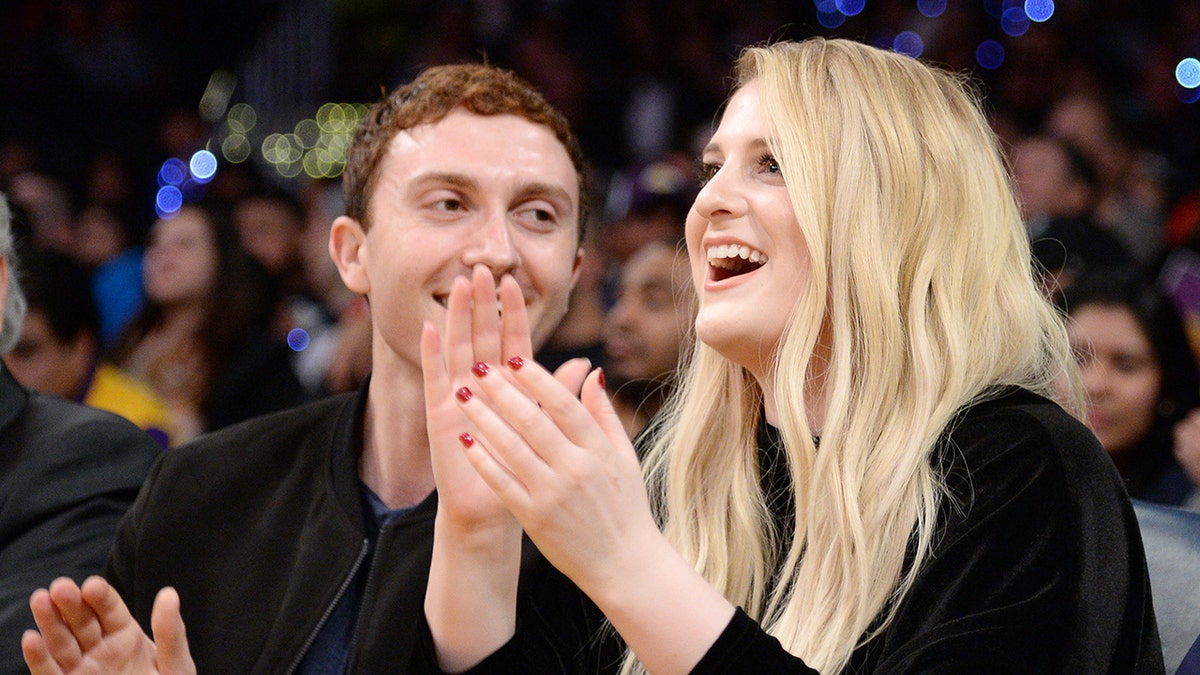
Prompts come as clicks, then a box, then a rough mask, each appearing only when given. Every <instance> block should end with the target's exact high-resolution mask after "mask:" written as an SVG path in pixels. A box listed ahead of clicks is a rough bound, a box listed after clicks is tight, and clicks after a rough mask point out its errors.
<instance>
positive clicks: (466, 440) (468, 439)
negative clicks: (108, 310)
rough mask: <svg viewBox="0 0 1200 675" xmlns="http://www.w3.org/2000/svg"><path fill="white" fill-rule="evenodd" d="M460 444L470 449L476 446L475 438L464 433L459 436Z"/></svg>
mask: <svg viewBox="0 0 1200 675" xmlns="http://www.w3.org/2000/svg"><path fill="white" fill-rule="evenodd" d="M458 442H459V443H462V446H463V447H464V448H469V447H471V446H472V445H475V437H474V436H472V435H471V434H468V433H467V432H465V431H464V432H462V433H461V434H459V435H458Z"/></svg>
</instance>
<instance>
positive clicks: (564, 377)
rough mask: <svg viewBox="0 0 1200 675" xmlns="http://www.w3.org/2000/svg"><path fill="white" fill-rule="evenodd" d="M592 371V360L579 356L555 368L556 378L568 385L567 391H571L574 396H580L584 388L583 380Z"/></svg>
mask: <svg viewBox="0 0 1200 675" xmlns="http://www.w3.org/2000/svg"><path fill="white" fill-rule="evenodd" d="M590 372H592V362H591V361H590V360H588V359H586V358H583V357H579V358H574V359H569V360H567V361H565V362H564V363H563V364H562V365H561V366H559V367H558V368H556V369H555V370H554V379H555V380H558V383H559V384H561V385H562V386H564V387H566V388H567V391H569V392H571V394H572V395H573V396H576V397H578V396H579V391H580V389H582V388H583V382H584V380H585V379H586V378H587V376H588V373H590Z"/></svg>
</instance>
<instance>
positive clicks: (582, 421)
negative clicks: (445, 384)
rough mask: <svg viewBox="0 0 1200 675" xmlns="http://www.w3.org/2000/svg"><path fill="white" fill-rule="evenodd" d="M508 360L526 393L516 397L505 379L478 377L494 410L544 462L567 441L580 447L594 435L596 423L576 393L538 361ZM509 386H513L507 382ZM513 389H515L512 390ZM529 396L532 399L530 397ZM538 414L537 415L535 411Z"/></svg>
mask: <svg viewBox="0 0 1200 675" xmlns="http://www.w3.org/2000/svg"><path fill="white" fill-rule="evenodd" d="M513 366H514V364H512V363H509V369H510V371H511V373H512V376H513V381H514V382H515V383H516V385H517V386H518V387H520V388H521V389H522V390H524V391H525V392H528V395H527V396H515V395H513V393H510V392H509V391H505V390H504V387H505V385H506V384H508V383H507V382H505V381H504V378H486V377H485V378H480V380H479V383H480V384H481V385H483V388H484V390H485V391H486V392H487V394H488V397H489V400H491V401H495V405H496V409H497V411H498V412H499V413H500V414H501V415H502V416H503V417H504V418H505V419H506V420H508V422H509V424H510V425H511V426H512V428H513V429H515V430H516V431H517V432H518V433H519V434H521V436H523V437H524V438H525V440H526V441H527V442H528V443H529V444H530V445H531V446H532V447H533V449H534V450H535V451H536V452H537V453H538V454H539V455H541V456H542V457H543V458H544V459H545V460H546V461H547V462H550V463H553V462H554V461H555V457H554V455H555V454H556V453H557V452H560V451H561V449H562V448H563V447H565V446H564V444H563V443H562V442H561V440H562V439H563V438H564V437H565V440H566V441H567V442H568V443H569V444H573V445H577V446H583V445H587V444H588V442H589V440H593V439H595V437H596V434H597V432H598V429H597V428H596V422H595V421H594V420H593V419H592V418H591V415H589V414H588V411H587V410H585V409H584V408H583V406H581V405H580V404H579V400H578V399H576V398H575V394H574V393H573V392H572V391H570V390H569V389H567V388H566V387H564V386H563V385H562V384H561V383H560V382H558V381H557V380H555V379H554V377H553V376H552V375H551V374H550V373H549V372H547V371H546V369H545V368H543V367H542V366H541V365H539V364H537V363H531V362H525V363H521V364H518V365H516V367H513ZM508 386H509V388H512V385H508ZM513 391H515V389H513ZM531 399H532V400H531ZM535 413H538V414H535Z"/></svg>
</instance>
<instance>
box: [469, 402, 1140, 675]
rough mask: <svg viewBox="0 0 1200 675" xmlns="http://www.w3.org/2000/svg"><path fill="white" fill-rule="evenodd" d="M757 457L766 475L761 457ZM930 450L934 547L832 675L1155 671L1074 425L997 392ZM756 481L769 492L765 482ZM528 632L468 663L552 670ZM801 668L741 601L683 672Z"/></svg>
mask: <svg viewBox="0 0 1200 675" xmlns="http://www.w3.org/2000/svg"><path fill="white" fill-rule="evenodd" d="M767 436H768V437H769V436H770V434H767ZM762 442H763V439H762V438H760V443H762ZM767 442H768V443H774V442H777V441H775V440H772V439H770V438H768V439H767ZM762 457H763V458H764V460H765V463H766V464H767V466H765V467H764V470H765V471H766V472H767V473H768V474H770V473H772V472H771V467H770V464H771V463H772V462H773V461H776V460H772V459H770V458H771V457H772V453H769V452H764V453H762ZM935 461H936V462H937V463H938V466H939V468H940V469H941V471H942V474H943V475H944V476H945V483H946V489H947V491H948V492H949V494H950V495H951V499H950V500H949V501H947V502H946V503H944V504H943V509H942V513H941V516H940V518H939V523H938V528H937V536H936V538H935V541H934V546H933V552H932V554H931V556H930V557H929V558H928V559H927V560H926V561H925V562H924V564H923V565H922V567H921V570H920V571H919V572H918V574H917V578H916V581H915V583H914V585H913V587H912V589H911V590H910V591H909V593H908V594H907V595H906V596H905V597H904V599H903V601H901V602H900V604H899V606H898V607H897V611H896V614H895V617H894V619H893V621H892V623H891V624H890V625H888V626H887V627H886V628H885V629H884V630H883V632H882V634H880V635H879V636H878V637H877V638H876V639H875V640H873V641H871V642H869V643H867V644H866V645H865V646H860V647H859V648H858V649H856V650H855V651H854V653H853V655H852V657H851V660H850V664H849V666H848V667H847V668H846V669H845V672H847V673H922V674H928V673H946V674H947V675H949V674H957V673H1114V674H1115V673H1121V674H1129V673H1138V674H1145V675H1157V674H1158V673H1162V672H1163V655H1162V651H1161V647H1160V645H1159V638H1158V629H1157V625H1156V623H1155V618H1154V610H1153V606H1152V602H1151V597H1150V586H1149V579H1148V577H1147V571H1146V558H1145V554H1144V552H1143V549H1142V541H1141V537H1140V535H1139V532H1138V525H1137V521H1136V519H1135V517H1134V513H1133V508H1132V506H1131V505H1130V502H1129V498H1128V497H1127V496H1126V494H1125V491H1124V489H1123V487H1122V485H1121V481H1120V478H1119V476H1118V475H1117V471H1116V468H1115V467H1114V466H1113V464H1112V462H1111V461H1110V460H1109V459H1108V457H1107V455H1106V454H1105V453H1104V449H1103V448H1102V447H1101V446H1100V443H1099V441H1097V440H1096V438H1095V437H1094V436H1093V435H1092V434H1091V433H1089V432H1088V431H1087V429H1086V428H1084V427H1083V425H1082V424H1080V423H1079V422H1078V421H1076V420H1075V419H1074V418H1072V417H1070V416H1069V415H1067V414H1066V413H1065V412H1064V411H1063V410H1062V409H1061V408H1059V407H1058V406H1057V405H1055V404H1054V403H1051V402H1050V401H1047V400H1045V399H1043V398H1041V397H1039V396H1036V395H1034V394H1032V393H1030V392H1027V391H1023V390H1016V389H1013V390H1008V391H1007V392H1005V395H1002V396H999V397H998V398H995V399H993V400H989V401H985V402H983V403H980V404H978V405H974V406H972V407H970V408H967V409H966V410H965V411H963V413H962V414H961V415H960V416H959V419H958V420H957V421H956V423H955V424H954V425H952V428H951V429H950V431H949V433H948V435H947V436H946V437H945V438H944V439H943V441H942V443H940V444H939V450H938V455H937V457H936V459H935ZM764 488H765V491H766V492H767V493H768V494H770V493H773V492H775V491H776V488H774V487H772V481H770V480H764ZM593 628H594V627H593ZM580 632H587V631H586V630H581V631H580ZM527 637H528V635H527V634H526V633H523V632H522V631H520V630H518V633H517V636H516V637H515V638H514V639H513V640H510V641H509V643H508V644H506V645H505V646H503V647H501V648H500V649H499V650H498V651H497V652H495V653H494V654H492V655H491V656H490V657H488V659H486V660H485V661H484V662H483V663H481V664H480V665H479V666H477V667H476V668H475V669H473V670H472V671H471V672H472V674H473V675H474V674H483V673H505V674H506V675H507V674H516V673H533V672H536V673H542V672H557V671H556V670H555V669H554V668H551V667H547V666H546V665H545V661H544V660H543V654H541V653H540V652H539V649H538V648H537V645H530V644H529V643H527V642H525V641H524V640H525V639H526V638H527ZM587 670H588V671H591V672H595V671H599V672H605V673H615V672H616V669H615V668H612V667H606V666H604V665H603V664H602V663H598V664H594V665H592V666H590V667H589V668H588V669H587ZM813 672H815V671H813V670H812V669H810V668H809V667H808V666H807V665H806V664H805V663H804V662H803V661H801V660H800V659H798V658H796V657H795V656H792V655H791V654H789V653H788V652H787V651H785V650H784V648H783V647H782V646H781V645H780V643H779V642H778V641H777V640H776V639H775V638H774V637H773V636H771V635H768V634H767V633H765V632H764V631H763V630H762V628H761V627H760V626H759V625H758V624H757V623H755V622H754V621H752V620H751V619H750V618H749V617H748V616H747V615H746V614H745V613H744V612H741V611H739V612H737V614H735V616H734V617H733V619H732V620H731V621H730V623H729V625H728V626H727V627H726V629H725V631H724V632H723V633H722V635H721V636H720V637H719V638H718V639H717V641H716V642H715V643H714V644H713V645H712V647H710V648H709V650H708V653H707V654H706V655H705V656H704V657H703V658H702V659H701V661H700V663H699V664H697V666H696V668H695V669H694V670H693V673H694V674H695V675H723V674H725V673H773V674H774V673H797V674H799V673H813Z"/></svg>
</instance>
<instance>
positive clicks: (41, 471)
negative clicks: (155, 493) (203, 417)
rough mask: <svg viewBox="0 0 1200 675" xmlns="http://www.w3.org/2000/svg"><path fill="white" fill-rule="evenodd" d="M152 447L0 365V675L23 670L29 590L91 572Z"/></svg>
mask: <svg viewBox="0 0 1200 675" xmlns="http://www.w3.org/2000/svg"><path fill="white" fill-rule="evenodd" d="M16 276H17V273H16V262H15V260H14V257H13V236H12V228H11V217H10V215H9V210H8V202H7V201H6V200H5V198H4V196H3V195H0V307H3V311H4V319H3V328H0V353H3V352H7V351H9V350H10V349H12V347H13V345H14V344H16V342H17V338H18V337H19V336H20V334H21V323H22V320H23V318H24V315H25V308H26V304H25V298H24V295H23V294H22V292H21V287H20V285H19V284H18V283H17V279H16ZM158 454H159V453H158V446H157V445H155V443H154V441H153V440H151V439H150V437H149V436H147V435H146V434H144V433H142V431H140V430H139V429H138V428H137V427H135V426H134V425H133V424H131V423H129V422H127V421H126V420H124V419H121V418H120V417H117V416H116V415H113V414H110V413H107V412H103V411H100V410H95V409H92V408H87V407H84V406H81V405H78V404H75V403H72V402H70V401H64V400H62V399H60V398H57V397H53V396H46V395H42V394H39V393H36V392H33V391H30V390H28V389H25V388H23V387H22V386H21V385H19V384H17V381H16V380H15V379H13V377H12V375H11V374H10V373H9V372H8V370H7V368H0V672H5V673H10V672H20V671H22V668H23V662H22V658H21V651H20V649H19V648H18V644H19V639H18V637H19V636H20V635H21V633H22V632H23V631H24V630H26V629H29V628H32V627H33V617H32V616H30V614H29V610H28V605H27V602H28V598H29V594H30V593H31V592H32V591H33V590H34V589H35V588H37V587H38V586H41V585H44V584H46V583H47V582H49V581H50V580H51V579H53V578H55V577H56V576H69V577H72V578H76V579H82V578H83V577H85V576H87V575H89V574H95V573H96V572H99V571H100V570H101V569H102V568H103V566H104V559H105V557H106V556H107V555H108V551H109V548H110V547H111V546H112V542H113V537H114V535H115V533H116V529H117V523H118V521H119V520H120V519H121V516H122V515H123V514H124V513H125V510H126V509H128V508H129V505H130V504H132V503H133V500H134V497H135V496H136V495H137V491H138V488H139V487H140V486H141V484H142V481H143V480H144V479H145V477H146V474H147V472H148V471H149V469H150V465H151V463H152V462H153V461H154V458H155V457H156V456H158Z"/></svg>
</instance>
